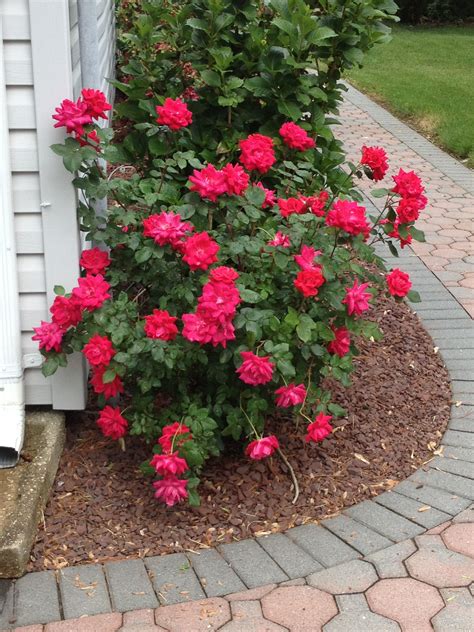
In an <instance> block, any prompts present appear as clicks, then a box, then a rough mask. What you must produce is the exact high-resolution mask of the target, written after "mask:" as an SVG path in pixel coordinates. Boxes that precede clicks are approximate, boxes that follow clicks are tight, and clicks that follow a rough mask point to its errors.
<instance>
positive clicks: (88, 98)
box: [81, 88, 112, 119]
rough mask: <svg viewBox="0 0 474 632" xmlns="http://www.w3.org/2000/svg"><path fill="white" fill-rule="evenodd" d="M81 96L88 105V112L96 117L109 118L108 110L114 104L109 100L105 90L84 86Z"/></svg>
mask: <svg viewBox="0 0 474 632" xmlns="http://www.w3.org/2000/svg"><path fill="white" fill-rule="evenodd" d="M81 97H82V100H83V101H84V103H85V104H86V106H87V110H86V112H87V114H89V115H90V116H91V117H92V118H95V119H99V118H102V119H107V115H106V112H108V111H109V110H111V109H112V106H111V105H110V103H108V102H107V98H106V96H105V94H104V93H103V92H101V91H100V90H94V89H93V88H84V89H83V90H82V92H81Z"/></svg>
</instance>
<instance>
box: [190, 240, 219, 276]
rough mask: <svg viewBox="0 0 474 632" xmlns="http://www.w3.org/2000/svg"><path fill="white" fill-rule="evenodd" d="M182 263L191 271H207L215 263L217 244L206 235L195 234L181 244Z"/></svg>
mask: <svg viewBox="0 0 474 632" xmlns="http://www.w3.org/2000/svg"><path fill="white" fill-rule="evenodd" d="M182 250H183V261H184V262H185V263H187V264H188V265H189V267H190V268H191V270H207V269H208V267H209V266H210V265H211V264H212V263H215V262H216V261H217V256H216V255H217V253H218V252H219V246H218V244H217V243H216V242H215V241H214V240H213V239H212V238H211V237H209V235H208V233H206V232H203V233H196V234H195V235H193V236H192V237H188V238H187V239H186V241H185V242H184V244H183V249H182Z"/></svg>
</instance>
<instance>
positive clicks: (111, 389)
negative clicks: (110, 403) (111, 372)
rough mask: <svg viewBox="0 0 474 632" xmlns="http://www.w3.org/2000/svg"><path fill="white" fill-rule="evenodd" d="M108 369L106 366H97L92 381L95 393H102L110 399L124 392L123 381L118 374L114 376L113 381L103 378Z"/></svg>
mask: <svg viewBox="0 0 474 632" xmlns="http://www.w3.org/2000/svg"><path fill="white" fill-rule="evenodd" d="M106 370H107V367H106V366H97V367H95V369H94V371H93V373H92V377H91V379H90V383H91V386H92V388H93V389H94V393H97V394H101V393H102V394H103V395H104V397H105V399H110V398H111V397H116V396H117V395H119V393H123V383H122V380H121V379H120V377H119V376H118V375H116V376H115V377H114V379H113V380H112V382H104V380H103V378H104V373H105V372H106Z"/></svg>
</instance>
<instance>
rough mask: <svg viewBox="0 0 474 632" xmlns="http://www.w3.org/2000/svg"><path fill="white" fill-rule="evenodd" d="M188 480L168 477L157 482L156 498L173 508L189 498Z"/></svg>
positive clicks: (155, 483) (154, 484) (154, 485)
mask: <svg viewBox="0 0 474 632" xmlns="http://www.w3.org/2000/svg"><path fill="white" fill-rule="evenodd" d="M187 484H188V481H187V480H186V479H182V480H181V479H178V478H176V477H175V476H167V477H166V478H162V479H161V480H160V481H155V482H154V483H153V487H154V488H155V498H157V499H158V500H161V501H162V502H164V503H165V504H166V505H167V506H168V507H172V506H173V505H176V503H179V502H180V501H181V500H184V499H185V498H187V497H188V492H187V490H186V486H187Z"/></svg>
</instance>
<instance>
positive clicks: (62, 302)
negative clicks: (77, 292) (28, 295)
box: [49, 296, 82, 331]
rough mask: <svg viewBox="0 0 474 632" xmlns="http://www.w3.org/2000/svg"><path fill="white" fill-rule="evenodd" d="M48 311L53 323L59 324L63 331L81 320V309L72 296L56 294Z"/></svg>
mask: <svg viewBox="0 0 474 632" xmlns="http://www.w3.org/2000/svg"><path fill="white" fill-rule="evenodd" d="M49 311H50V312H51V314H52V316H53V323H56V324H57V325H59V326H60V327H61V329H62V330H64V331H66V329H68V328H69V327H75V326H76V325H78V324H79V323H80V322H81V318H82V310H81V307H80V305H78V303H77V301H76V300H75V299H74V298H73V297H69V298H67V297H66V296H56V298H55V299H54V301H53V304H52V305H51V307H50V308H49Z"/></svg>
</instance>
